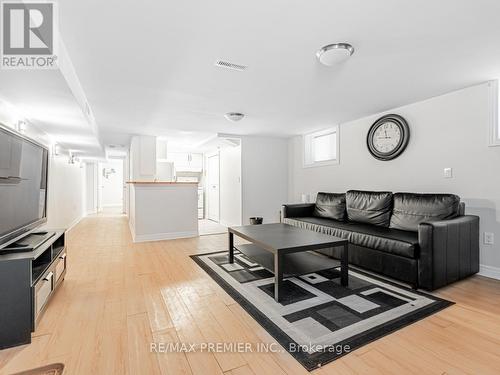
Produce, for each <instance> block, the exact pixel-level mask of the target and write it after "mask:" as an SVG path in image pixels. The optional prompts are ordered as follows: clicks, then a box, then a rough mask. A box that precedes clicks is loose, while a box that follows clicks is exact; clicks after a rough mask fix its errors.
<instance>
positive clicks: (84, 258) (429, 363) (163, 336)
mask: <svg viewBox="0 0 500 375" xmlns="http://www.w3.org/2000/svg"><path fill="white" fill-rule="evenodd" d="M67 244H68V264H69V268H68V272H67V275H66V279H65V281H64V283H63V285H62V287H61V288H60V290H59V291H58V292H57V294H56V295H55V296H54V298H53V299H52V301H51V303H50V305H49V306H48V308H47V310H46V312H45V314H44V316H43V318H42V321H41V322H40V325H39V327H38V329H37V331H36V332H34V334H33V341H32V343H31V344H30V345H24V346H20V347H16V348H11V349H6V350H1V351H0V374H2V375H3V374H10V373H12V372H16V371H21V370H26V369H28V368H32V367H36V366H43V365H46V364H49V363H53V362H58V361H60V362H63V363H64V364H65V366H66V369H65V375H71V374H76V375H80V374H88V373H92V374H106V375H111V374H117V375H118V374H119V375H123V374H128V375H135V374H162V375H178V374H186V375H191V374H201V375H207V374H208V375H211V374H222V373H224V374H231V375H252V374H259V375H260V374H269V375H276V374H282V375H284V374H293V375H296V374H299V375H300V374H304V375H305V374H307V373H308V372H307V371H306V370H305V369H304V368H303V367H302V366H301V365H300V364H299V363H298V362H297V361H296V360H295V359H294V358H293V357H292V356H291V355H290V354H288V353H286V352H282V353H262V352H255V351H253V352H244V353H225V354H223V353H210V352H204V353H200V352H199V351H198V352H194V353H184V352H168V353H155V352H151V350H150V349H151V344H152V343H153V344H154V343H185V344H190V343H195V344H197V345H198V348H199V346H200V345H201V344H202V343H207V342H243V343H250V344H252V345H253V347H254V348H255V347H256V346H257V345H262V344H271V343H276V341H275V340H274V339H273V338H272V336H271V335H270V334H269V333H268V332H267V331H266V330H265V329H263V328H262V327H261V326H260V325H259V324H258V323H257V322H256V321H255V320H254V319H253V318H252V317H251V316H250V315H248V314H247V313H246V312H245V310H244V309H242V308H241V306H240V305H238V304H237V303H236V302H235V301H234V300H233V299H232V298H231V297H230V296H229V295H228V294H227V293H226V292H225V291H224V290H223V289H222V288H220V287H219V286H218V285H217V284H216V283H215V282H214V281H213V280H212V279H211V278H210V277H209V276H208V275H207V274H206V273H205V272H204V271H203V270H202V269H201V268H200V267H199V266H198V265H197V264H196V263H195V262H193V261H192V259H191V258H189V256H190V255H193V254H202V253H207V252H213V251H223V250H226V247H227V235H211V236H201V237H197V238H190V239H182V240H173V241H158V242H148V243H141V244H134V243H132V239H131V236H130V232H129V229H128V223H127V221H126V218H125V217H123V216H117V217H112V216H107V217H102V216H96V217H89V218H86V219H84V220H82V221H81V222H80V224H78V225H77V226H76V227H75V228H74V229H72V230H71V231H70V232H69V233H68V237H67ZM436 294H437V295H438V296H440V297H442V298H446V299H449V300H452V301H455V302H456V305H454V306H452V307H450V308H447V309H445V310H443V311H441V312H439V313H437V314H435V315H433V316H431V317H429V318H426V319H424V320H422V321H419V322H417V323H415V324H412V325H410V326H408V327H405V328H403V329H401V330H399V331H397V332H394V333H392V334H390V335H388V336H385V337H383V338H381V339H379V340H376V341H374V342H372V343H370V344H368V345H365V346H364V347H362V348H360V349H359V350H355V351H353V352H352V353H350V354H348V355H346V356H344V357H342V358H340V359H338V360H337V361H334V362H332V363H330V364H327V365H325V366H323V367H322V368H319V369H317V370H314V371H313V372H312V374H317V375H330V374H339V375H344V374H345V375H354V374H369V375H372V374H431V375H434V374H435V375H438V374H457V375H463V374H498V373H500V282H499V281H496V280H492V279H487V278H484V277H480V276H476V277H472V278H469V279H468V280H465V281H461V282H459V283H456V284H454V285H452V286H449V287H446V288H443V289H441V290H439V291H438V292H437V293H436Z"/></svg>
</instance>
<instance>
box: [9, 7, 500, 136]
mask: <svg viewBox="0 0 500 375" xmlns="http://www.w3.org/2000/svg"><path fill="white" fill-rule="evenodd" d="M59 4H60V17H59V18H60V24H61V34H62V36H63V37H64V41H65V44H66V48H67V51H68V53H69V56H71V60H72V62H73V65H74V67H75V70H76V73H77V74H78V77H79V79H80V82H81V85H82V87H83V89H84V91H85V94H86V97H87V99H88V102H89V103H90V106H91V108H92V110H93V113H94V115H95V119H96V122H97V124H98V126H99V129H100V134H101V141H103V143H105V144H107V143H118V144H121V143H123V142H128V138H129V136H130V135H131V134H151V135H157V136H174V137H175V134H177V133H176V132H178V131H184V132H187V131H202V132H204V134H210V133H216V132H223V133H232V134H269V135H279V136H289V135H294V134H300V133H303V132H307V131H310V130H314V129H319V128H322V127H325V126H328V125H330V124H335V123H342V122H345V121H348V120H352V119H355V118H360V117H363V116H365V115H369V114H372V113H376V112H380V111H383V110H387V109H390V108H394V107H397V106H400V105H404V104H408V103H412V102H415V101H418V100H422V99H425V98H428V97H432V96H435V95H439V94H443V93H446V92H449V91H452V90H455V89H459V88H462V87H466V86H469V85H472V84H476V83H479V82H483V81H486V80H489V79H493V78H497V77H500V22H499V15H500V1H498V0H467V1H466V0H440V1H436V0H419V1H415V0H377V1H368V0H316V1H303V0H302V1H293V0H273V1H269V0H266V1H264V0H252V1H237V0H213V1H206V0H192V1H158V0H142V1H137V0H133V1H130V0H106V1H103V0H85V1H74V0H73V1H61V2H60V3H59ZM334 42H349V43H351V44H352V45H353V46H354V47H355V49H356V51H355V53H354V55H353V56H352V57H351V58H350V59H349V60H348V61H347V62H346V63H345V64H343V65H341V66H338V67H333V68H331V67H330V68H329V67H325V66H322V65H320V64H319V63H318V62H317V60H316V58H315V53H316V51H317V50H318V49H319V48H320V47H322V46H323V45H325V44H330V43H334ZM217 59H225V60H228V61H231V62H234V63H238V64H244V65H248V69H247V70H246V71H244V72H238V71H230V70H224V69H220V68H217V67H215V66H214V62H215V61H216V60H217ZM0 90H2V88H0ZM61 105H64V103H62V102H61ZM228 111H238V112H243V113H245V114H246V115H247V117H246V118H245V119H244V120H242V121H240V122H238V123H230V122H228V121H227V120H225V119H224V117H223V114H224V113H225V112H228ZM68 127H69V125H68ZM68 129H69V128H68ZM186 134H187V133H182V134H181V136H186Z"/></svg>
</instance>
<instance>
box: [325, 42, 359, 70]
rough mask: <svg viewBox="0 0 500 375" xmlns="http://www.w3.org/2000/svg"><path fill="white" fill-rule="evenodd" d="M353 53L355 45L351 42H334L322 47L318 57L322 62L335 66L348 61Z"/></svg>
mask: <svg viewBox="0 0 500 375" xmlns="http://www.w3.org/2000/svg"><path fill="white" fill-rule="evenodd" d="M353 53H354V47H353V46H351V45H350V44H349V43H334V44H329V45H327V46H324V47H323V48H321V49H320V50H319V51H318V52H316V57H317V58H318V60H319V62H320V63H321V64H323V65H326V66H333V65H337V64H340V63H342V62H344V61H346V60H347V59H348V58H349V57H351V56H352V54H353Z"/></svg>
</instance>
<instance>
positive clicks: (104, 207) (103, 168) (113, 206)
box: [97, 159, 124, 215]
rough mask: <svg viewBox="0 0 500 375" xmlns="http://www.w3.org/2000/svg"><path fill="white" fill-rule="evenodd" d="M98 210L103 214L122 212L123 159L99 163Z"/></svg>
mask: <svg viewBox="0 0 500 375" xmlns="http://www.w3.org/2000/svg"><path fill="white" fill-rule="evenodd" d="M98 172H99V178H98V181H99V185H98V186H99V188H98V207H97V209H98V212H100V213H105V214H115V215H116V214H119V215H121V214H123V213H124V204H123V202H124V193H123V191H124V189H123V187H124V181H123V160H122V159H110V160H108V161H107V162H105V163H99V165H98Z"/></svg>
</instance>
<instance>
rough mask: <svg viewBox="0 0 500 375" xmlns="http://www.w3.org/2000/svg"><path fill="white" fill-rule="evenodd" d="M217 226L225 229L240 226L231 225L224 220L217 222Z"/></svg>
mask: <svg viewBox="0 0 500 375" xmlns="http://www.w3.org/2000/svg"><path fill="white" fill-rule="evenodd" d="M219 224H220V225H222V226H223V227H226V228H229V227H238V226H240V225H241V224H231V223H228V222H227V221H224V220H221V221H219Z"/></svg>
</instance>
